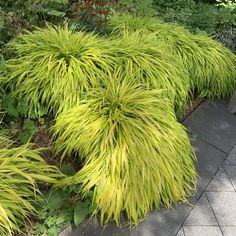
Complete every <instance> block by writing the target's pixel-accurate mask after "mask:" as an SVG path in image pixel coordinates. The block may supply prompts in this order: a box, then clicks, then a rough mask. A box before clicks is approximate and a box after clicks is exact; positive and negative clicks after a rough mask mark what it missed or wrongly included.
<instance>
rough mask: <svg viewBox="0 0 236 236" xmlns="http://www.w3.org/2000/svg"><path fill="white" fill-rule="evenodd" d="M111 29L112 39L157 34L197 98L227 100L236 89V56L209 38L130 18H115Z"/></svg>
mask: <svg viewBox="0 0 236 236" xmlns="http://www.w3.org/2000/svg"><path fill="white" fill-rule="evenodd" d="M108 28H109V29H110V30H111V31H112V35H123V34H124V32H126V31H127V30H129V31H131V32H135V31H137V30H139V31H140V29H141V30H142V31H143V33H144V35H146V34H148V33H155V34H156V39H157V40H158V42H164V43H165V44H166V46H168V47H169V50H170V52H171V54H172V55H174V56H175V57H176V58H178V59H179V60H181V62H182V64H183V66H184V68H185V69H186V70H187V71H188V72H189V75H190V76H189V78H190V84H191V91H192V92H193V93H195V94H196V95H200V96H202V97H208V98H226V97H229V96H230V95H231V94H232V92H233V91H234V89H235V88H236V79H235V77H236V56H235V55H234V54H233V53H232V52H230V50H228V49H227V48H225V47H224V46H223V45H221V44H220V43H218V42H216V41H214V40H213V39H212V38H210V37H208V36H207V35H204V34H202V33H201V34H196V35H193V34H192V33H190V32H189V31H188V30H186V29H185V28H184V27H181V26H179V25H175V24H170V23H168V24H167V23H163V22H161V21H158V20H156V19H152V18H149V17H134V16H129V15H123V16H114V17H112V18H111V19H110V22H109V25H108Z"/></svg>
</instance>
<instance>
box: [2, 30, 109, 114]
mask: <svg viewBox="0 0 236 236" xmlns="http://www.w3.org/2000/svg"><path fill="white" fill-rule="evenodd" d="M106 43H107V41H106V40H102V39H100V38H98V37H97V36H96V35H94V34H92V33H84V32H76V31H74V30H73V29H71V28H68V27H67V26H63V27H52V26H48V27H47V28H45V29H38V30H37V31H34V32H27V33H25V34H22V35H20V36H18V37H17V38H16V39H14V40H13V41H11V42H10V43H9V44H8V49H10V50H12V52H13V53H14V54H15V57H14V58H12V59H10V60H7V62H6V68H7V76H5V77H4V78H5V79H4V78H2V79H3V80H5V82H8V84H9V82H11V83H13V84H14V85H15V86H16V93H18V94H19V95H21V96H23V97H25V98H26V99H27V100H28V101H29V103H30V104H31V105H32V107H33V108H34V109H37V108H38V107H39V104H42V103H43V104H44V105H45V106H46V108H47V109H48V110H49V111H53V113H54V114H56V113H58V112H61V111H62V110H66V109H68V108H70V107H71V106H73V105H75V104H76V103H77V101H78V100H79V98H80V94H81V93H82V92H85V91H87V90H88V89H90V88H91V87H93V86H96V85H97V84H98V83H99V80H98V78H99V77H104V73H105V74H107V73H109V72H110V68H111V65H110V64H111V63H110V59H109V58H108V57H107V56H106V53H105V50H106V47H107V45H106Z"/></svg>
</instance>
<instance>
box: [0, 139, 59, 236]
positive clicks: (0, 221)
mask: <svg viewBox="0 0 236 236" xmlns="http://www.w3.org/2000/svg"><path fill="white" fill-rule="evenodd" d="M1 139H2V138H1ZM59 176H60V174H59V172H58V170H57V168H56V167H52V166H49V165H47V164H46V163H45V161H44V160H43V159H42V158H41V157H40V156H39V150H30V149H29V146H28V145H24V146H20V147H17V148H13V147H10V146H7V147H2V148H1V149H0V180H1V181H0V188H1V191H0V213H1V214H0V235H12V233H13V232H18V233H19V232H21V231H22V229H23V227H24V226H25V223H26V220H27V217H28V216H29V215H30V214H32V213H35V209H34V207H33V206H32V203H31V201H32V199H35V198H36V197H40V194H39V190H38V187H37V183H38V182H44V183H55V182H56V180H55V178H57V177H59Z"/></svg>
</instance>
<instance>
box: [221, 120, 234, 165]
mask: <svg viewBox="0 0 236 236" xmlns="http://www.w3.org/2000/svg"><path fill="white" fill-rule="evenodd" d="M235 119H236V118H235ZM235 143H236V140H235ZM224 165H229V166H236V145H234V147H233V148H232V150H231V151H230V153H229V155H228V156H227V158H226V160H225V161H224Z"/></svg>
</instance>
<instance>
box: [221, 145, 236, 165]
mask: <svg viewBox="0 0 236 236" xmlns="http://www.w3.org/2000/svg"><path fill="white" fill-rule="evenodd" d="M224 165H226V166H236V145H234V147H233V148H232V150H231V151H230V153H229V155H228V156H227V158H226V160H225V161H224Z"/></svg>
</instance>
